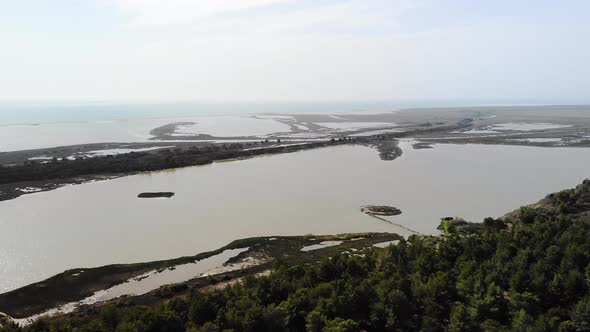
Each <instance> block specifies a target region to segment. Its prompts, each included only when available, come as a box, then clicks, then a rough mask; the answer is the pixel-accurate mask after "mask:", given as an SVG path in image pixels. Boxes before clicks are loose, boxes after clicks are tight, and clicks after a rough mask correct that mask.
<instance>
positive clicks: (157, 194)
mask: <svg viewBox="0 0 590 332" xmlns="http://www.w3.org/2000/svg"><path fill="white" fill-rule="evenodd" d="M172 196H174V193H173V192H169V191H162V192H152V193H140V194H139V195H137V198H170V197H172Z"/></svg>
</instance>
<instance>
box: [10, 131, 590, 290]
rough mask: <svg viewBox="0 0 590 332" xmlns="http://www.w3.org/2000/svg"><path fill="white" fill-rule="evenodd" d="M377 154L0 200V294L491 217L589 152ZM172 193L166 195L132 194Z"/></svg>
mask: <svg viewBox="0 0 590 332" xmlns="http://www.w3.org/2000/svg"><path fill="white" fill-rule="evenodd" d="M411 144H412V142H402V144H401V147H402V149H403V150H404V154H403V155H402V157H400V158H398V159H397V160H395V161H389V162H386V161H381V160H380V159H379V158H378V155H377V152H376V151H375V150H373V149H370V148H366V147H362V146H338V147H332V148H325V149H317V150H311V151H302V152H297V153H290V154H281V155H273V156H265V157H257V158H253V159H248V160H241V161H232V162H221V163H215V164H212V165H207V166H197V167H187V168H183V169H176V170H170V171H161V172H153V173H146V174H140V175H134V176H129V177H124V178H119V179H115V180H109V181H102V182H94V183H87V184H82V185H77V186H69V187H64V188H61V189H58V190H54V191H50V192H43V193H34V194H29V195H25V196H22V197H20V198H17V199H15V200H11V201H5V202H0V230H2V232H0V292H2V291H8V290H11V289H15V288H17V287H20V286H24V285H26V284H29V283H32V282H36V281H40V280H42V279H45V278H47V277H50V276H52V275H54V274H56V273H59V272H62V271H64V270H66V269H69V268H74V267H94V266H100V265H105V264H111V263H131V262H139V261H149V260H156V259H167V258H173V257H179V256H184V255H194V254H196V253H199V252H203V251H208V250H213V249H217V248H219V247H221V246H223V245H225V244H227V243H229V242H230V241H232V240H235V239H239V238H244V237H251V236H262V235H268V236H272V235H301V234H309V233H314V234H334V233H344V232H365V231H375V232H400V233H403V232H404V231H403V230H402V229H400V228H399V227H396V226H395V225H391V224H389V223H386V222H381V221H379V220H377V219H375V218H372V217H369V216H367V215H365V214H364V213H361V212H360V207H361V206H364V205H392V206H395V207H398V208H400V209H401V210H402V211H403V213H402V214H401V215H399V216H397V217H396V219H395V220H396V222H398V223H400V224H402V225H404V226H407V227H410V228H412V229H415V230H417V231H419V232H422V233H436V232H437V231H436V226H437V225H438V224H439V220H440V218H441V217H444V216H463V217H465V218H467V219H470V220H474V221H480V220H482V219H483V218H484V217H487V216H493V217H497V216H501V215H503V214H504V213H506V212H509V211H511V210H513V209H515V208H518V207H519V206H520V205H523V204H528V203H533V202H535V201H537V200H539V199H540V198H542V197H543V196H545V195H546V194H547V193H550V192H554V191H557V190H561V189H564V188H570V187H573V186H575V185H576V184H578V183H580V182H581V181H582V180H583V179H585V178H586V177H588V176H589V173H588V170H587V169H588V167H587V166H588V165H589V164H590V149H584V148H540V147H524V146H494V145H451V144H448V145H444V144H439V145H435V148H434V149H421V150H414V149H412V147H411ZM158 191H173V192H175V193H176V195H175V196H174V197H173V198H170V199H162V200H151V199H137V194H138V193H140V192H158Z"/></svg>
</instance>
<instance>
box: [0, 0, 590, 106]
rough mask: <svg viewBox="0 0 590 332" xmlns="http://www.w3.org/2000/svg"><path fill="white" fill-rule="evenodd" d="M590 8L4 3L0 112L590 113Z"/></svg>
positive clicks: (381, 1) (328, 1) (577, 4)
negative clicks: (478, 106) (477, 105)
mask: <svg viewBox="0 0 590 332" xmlns="http://www.w3.org/2000/svg"><path fill="white" fill-rule="evenodd" d="M588 17H590V1H586V0H578V1H576V0H562V1H558V0H554V1H545V0H534V1H533V0H530V1H529V0H477V1H475V0H18V1H16V0H0V45H1V46H0V101H7V100H8V101H10V100H100V101H124V102H130V101H133V102H153V101H158V102H178V101H208V102H216V101H223V102H242V101H250V102H265V101H275V102H277V101H278V102H289V101H303V102H314V101H360V100H373V101H374V100H433V101H441V103H444V101H451V100H473V101H482V102H485V103H494V102H498V103H502V102H505V103H506V102H514V103H519V102H522V103H526V102H536V101H538V102H540V103H567V104H575V103H590V94H589V92H590V66H589V65H588V61H589V59H590V42H588V32H589V31H590V20H588Z"/></svg>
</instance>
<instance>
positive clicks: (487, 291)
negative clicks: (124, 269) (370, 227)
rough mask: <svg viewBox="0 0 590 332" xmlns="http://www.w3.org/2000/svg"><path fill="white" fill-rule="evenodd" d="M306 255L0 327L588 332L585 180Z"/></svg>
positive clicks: (589, 189) (589, 216)
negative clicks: (384, 238) (182, 290)
mask: <svg viewBox="0 0 590 332" xmlns="http://www.w3.org/2000/svg"><path fill="white" fill-rule="evenodd" d="M440 229H441V231H442V235H441V236H412V237H410V238H408V239H407V240H405V241H401V242H400V243H398V244H397V245H391V246H389V247H387V248H384V249H379V248H372V249H369V250H367V251H366V252H364V255H353V254H342V255H338V256H335V257H332V258H330V259H325V260H323V261H321V262H320V263H319V264H316V265H306V266H286V265H285V264H281V262H276V265H275V268H274V270H273V272H272V273H271V274H270V275H268V276H262V277H256V278H255V277H252V276H248V277H246V278H245V279H244V280H243V282H242V283H239V284H235V285H233V286H230V287H227V288H225V289H221V290H215V291H207V292H202V291H199V290H194V291H191V292H190V293H189V295H187V296H182V297H177V298H173V299H170V300H166V301H164V302H162V303H160V304H158V305H157V306H149V307H148V306H142V305H138V304H135V305H117V304H109V305H103V306H99V307H93V308H88V309H85V310H84V311H82V312H79V313H75V314H71V315H67V316H63V317H57V318H53V319H49V320H41V321H37V322H35V323H34V324H32V325H29V326H27V327H24V328H22V329H21V328H18V327H16V326H14V325H11V324H10V323H8V322H4V330H5V331H121V332H122V331H256V332H258V331H325V332H336V331H339V332H340V331H342V332H344V331H350V332H352V331H590V293H589V287H590V265H589V263H590V181H588V180H586V181H584V183H583V184H581V185H579V186H578V187H577V188H576V189H571V190H566V191H562V192H559V193H557V194H552V195H549V196H548V197H547V198H546V199H544V200H543V201H541V202H539V203H538V204H535V205H531V206H527V207H522V208H520V209H519V210H516V211H514V212H513V213H510V214H508V215H506V216H505V217H503V218H501V219H493V218H487V219H485V221H484V222H483V223H465V222H461V221H458V222H456V221H455V220H445V221H443V222H442V223H441V227H440Z"/></svg>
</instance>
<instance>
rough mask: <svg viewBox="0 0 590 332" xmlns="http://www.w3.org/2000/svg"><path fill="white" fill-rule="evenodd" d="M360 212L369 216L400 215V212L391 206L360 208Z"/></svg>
mask: <svg viewBox="0 0 590 332" xmlns="http://www.w3.org/2000/svg"><path fill="white" fill-rule="evenodd" d="M361 212H364V213H366V214H368V215H371V216H397V215H400V214H402V210H400V209H398V208H395V207H393V206H386V205H367V206H363V207H361Z"/></svg>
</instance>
